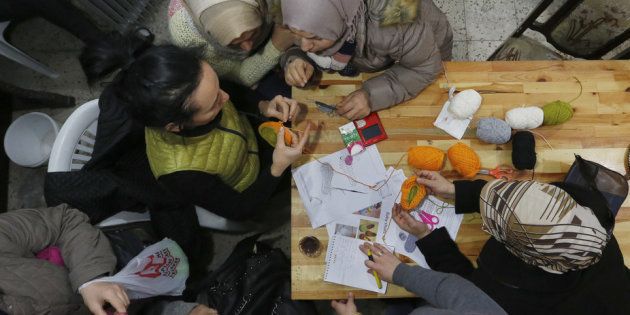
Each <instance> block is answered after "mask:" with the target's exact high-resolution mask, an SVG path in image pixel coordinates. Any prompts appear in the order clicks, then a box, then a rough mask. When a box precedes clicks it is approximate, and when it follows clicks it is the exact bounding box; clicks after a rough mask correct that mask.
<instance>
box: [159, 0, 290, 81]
mask: <svg viewBox="0 0 630 315" xmlns="http://www.w3.org/2000/svg"><path fill="white" fill-rule="evenodd" d="M168 15H169V18H168V29H169V32H170V34H171V40H172V42H173V44H175V45H176V46H180V47H196V46H202V47H204V57H205V60H206V61H207V62H208V63H209V64H210V66H212V69H214V71H215V72H216V73H217V75H218V76H219V77H222V78H226V79H228V80H230V81H234V82H237V83H240V84H243V85H246V86H252V85H254V84H256V83H257V82H258V81H260V79H262V78H263V77H264V76H265V74H267V72H269V71H270V70H271V69H273V67H275V66H276V65H277V64H278V61H279V60H280V56H281V55H282V52H281V51H279V50H278V49H276V47H275V46H273V44H272V43H271V41H268V42H267V43H266V44H265V45H263V46H262V47H261V48H260V49H259V51H257V52H256V53H255V54H253V55H251V56H249V57H248V58H246V59H244V60H239V59H236V58H235V59H230V58H225V57H223V56H221V55H219V54H218V53H217V51H216V49H215V48H214V47H213V46H212V45H211V44H210V43H209V42H208V41H206V39H205V38H204V37H203V35H202V34H201V33H199V30H197V28H196V27H195V23H194V22H193V20H192V17H191V16H190V14H189V13H188V11H187V10H186V8H185V7H184V6H183V5H182V4H181V0H172V1H171V3H170V5H169V14H168Z"/></svg>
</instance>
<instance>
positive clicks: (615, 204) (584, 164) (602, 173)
mask: <svg viewBox="0 0 630 315" xmlns="http://www.w3.org/2000/svg"><path fill="white" fill-rule="evenodd" d="M564 183H565V184H568V185H572V186H574V187H578V188H579V189H582V190H584V191H587V192H593V193H596V194H598V195H599V196H600V197H601V200H602V202H601V203H602V204H603V207H591V208H592V210H593V211H594V213H595V215H596V216H597V218H598V219H599V221H600V222H601V223H602V226H604V227H605V228H607V229H608V230H610V231H612V227H613V226H614V220H615V216H617V212H619V208H621V205H622V204H623V202H624V200H626V197H627V196H628V181H627V179H626V178H625V177H624V176H623V175H621V174H619V173H618V172H615V171H613V170H611V169H609V168H607V167H605V166H603V165H601V164H598V163H595V162H593V161H589V160H585V159H583V158H582V157H581V156H579V155H576V156H575V161H574V162H573V164H572V165H571V168H570V169H569V172H568V173H567V175H566V177H565V178H564ZM598 208H605V210H600V209H598Z"/></svg>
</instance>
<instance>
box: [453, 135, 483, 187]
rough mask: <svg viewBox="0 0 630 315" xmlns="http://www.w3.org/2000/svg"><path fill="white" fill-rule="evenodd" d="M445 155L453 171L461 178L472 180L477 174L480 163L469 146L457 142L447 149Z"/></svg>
mask: <svg viewBox="0 0 630 315" xmlns="http://www.w3.org/2000/svg"><path fill="white" fill-rule="evenodd" d="M447 154H448V159H449V160H450V161H451V165H453V169H454V170H455V171H457V172H458V173H459V174H460V175H462V176H463V177H465V178H472V177H475V175H477V173H479V170H480V169H481V161H480V160H479V156H477V153H475V151H473V149H471V148H470V147H469V146H467V145H465V144H463V143H461V142H458V143H456V144H455V145H453V146H452V147H450V148H449V149H448V153H447Z"/></svg>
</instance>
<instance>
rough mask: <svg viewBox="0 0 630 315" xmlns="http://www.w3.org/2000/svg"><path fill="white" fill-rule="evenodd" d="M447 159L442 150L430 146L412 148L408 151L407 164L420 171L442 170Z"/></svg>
mask: <svg viewBox="0 0 630 315" xmlns="http://www.w3.org/2000/svg"><path fill="white" fill-rule="evenodd" d="M445 157H446V155H445V154H444V152H442V150H440V149H436V148H434V147H429V146H417V147H411V148H409V150H407V164H409V165H411V166H413V167H414V168H417V169H420V170H429V171H439V170H441V169H442V167H443V166H444V158H445Z"/></svg>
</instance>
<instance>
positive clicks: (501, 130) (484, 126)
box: [477, 118, 512, 144]
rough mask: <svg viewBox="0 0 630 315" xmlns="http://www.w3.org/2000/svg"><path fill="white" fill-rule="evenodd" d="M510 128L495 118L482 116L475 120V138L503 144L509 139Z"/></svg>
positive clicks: (510, 134)
mask: <svg viewBox="0 0 630 315" xmlns="http://www.w3.org/2000/svg"><path fill="white" fill-rule="evenodd" d="M511 136H512V128H510V125H508V123H507V122H505V121H504V120H501V119H497V118H482V119H480V120H479V121H478V122H477V138H479V140H481V141H483V142H487V143H494V144H504V143H507V142H508V141H510V137H511Z"/></svg>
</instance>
